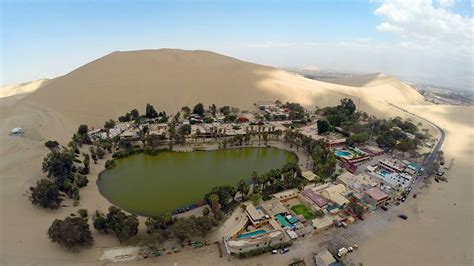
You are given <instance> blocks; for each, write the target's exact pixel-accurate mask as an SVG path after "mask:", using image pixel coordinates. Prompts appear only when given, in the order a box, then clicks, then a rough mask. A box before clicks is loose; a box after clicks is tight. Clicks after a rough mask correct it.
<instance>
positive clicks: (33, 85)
mask: <svg viewBox="0 0 474 266" xmlns="http://www.w3.org/2000/svg"><path fill="white" fill-rule="evenodd" d="M47 82H48V80H47V79H39V80H34V81H30V82H24V83H20V84H14V85H6V86H2V87H0V98H6V97H11V96H18V95H20V94H26V93H32V92H34V91H36V90H37V89H39V88H40V87H41V86H44V85H45V84H47Z"/></svg>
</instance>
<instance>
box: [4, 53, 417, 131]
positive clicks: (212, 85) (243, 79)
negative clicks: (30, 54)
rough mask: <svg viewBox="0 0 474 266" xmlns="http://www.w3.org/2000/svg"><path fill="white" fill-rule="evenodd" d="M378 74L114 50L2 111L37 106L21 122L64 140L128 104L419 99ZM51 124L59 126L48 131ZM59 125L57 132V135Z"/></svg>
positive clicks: (377, 107) (382, 105)
mask: <svg viewBox="0 0 474 266" xmlns="http://www.w3.org/2000/svg"><path fill="white" fill-rule="evenodd" d="M379 78H380V79H384V80H385V79H388V80H390V82H389V83H383V84H380V85H377V86H375V85H374V86H373V87H370V90H369V89H365V88H364V89H359V88H354V87H349V86H343V85H338V84H332V83H326V82H320V81H314V80H310V79H305V78H302V77H299V76H295V75H292V74H289V73H287V72H285V71H283V70H277V69H274V68H271V67H267V66H262V65H257V64H253V63H248V62H243V61H240V60H237V59H234V58H231V57H227V56H223V55H219V54H216V53H212V52H207V51H184V50H173V49H161V50H142V51H129V52H113V53H111V54H108V55H106V56H104V57H102V58H99V59H97V60H95V61H93V62H91V63H88V64H86V65H84V66H82V67H80V68H78V69H76V70H74V71H72V72H70V73H68V74H66V75H64V76H61V77H58V78H55V79H52V80H50V81H48V82H47V84H45V85H44V86H41V88H40V89H38V90H36V91H34V92H32V93H31V94H29V95H27V96H26V97H24V98H23V99H21V100H20V101H19V102H18V104H16V106H15V107H14V108H9V109H10V110H6V111H5V115H6V116H9V117H11V116H12V115H15V116H18V115H21V114H30V113H32V110H37V112H35V113H37V114H38V116H39V117H38V119H39V120H38V119H35V120H34V121H30V122H33V123H26V124H25V125H23V126H24V127H27V128H31V129H33V128H34V129H35V130H36V131H37V132H38V134H40V135H39V136H38V137H40V136H41V137H46V136H49V137H55V138H58V139H59V140H62V139H63V137H61V135H62V133H63V132H62V131H63V130H66V131H67V132H68V134H67V135H68V136H69V135H70V134H72V131H73V130H75V129H76V128H77V125H78V124H81V123H87V124H89V125H90V126H95V127H97V126H102V125H103V122H104V121H105V120H107V119H110V118H113V119H116V118H117V117H118V116H120V115H122V114H124V113H125V112H127V111H129V110H131V109H133V108H138V109H139V111H144V110H143V109H144V106H145V105H146V103H151V104H153V105H154V106H155V107H156V108H157V109H158V110H166V111H167V112H176V111H177V110H178V109H179V108H180V107H181V106H184V105H190V106H192V105H194V104H196V103H197V102H203V103H204V104H205V105H210V104H213V103H214V104H216V105H218V106H222V105H231V106H236V107H240V108H241V109H250V108H252V105H253V103H254V102H256V101H259V100H277V99H279V100H282V101H294V102H300V103H302V104H304V105H305V106H307V107H310V108H312V107H315V106H319V107H323V106H327V105H334V104H337V103H338V102H339V100H340V99H341V98H345V97H349V98H352V99H353V100H354V101H355V102H356V103H357V104H358V106H359V107H360V108H361V109H363V110H366V111H367V112H370V113H372V114H374V115H377V116H382V117H387V116H390V115H391V114H392V113H393V112H392V111H391V110H390V108H388V107H387V106H386V102H385V101H387V100H390V101H391V102H395V103H398V104H419V103H421V102H422V97H421V96H420V97H421V98H419V97H418V98H416V97H413V96H412V95H416V94H417V93H416V91H414V90H413V89H412V88H411V87H409V86H407V85H404V84H403V83H401V82H400V81H398V80H396V79H395V78H386V77H379ZM377 79H378V78H375V81H373V82H376V80H377ZM412 98H415V99H414V100H412ZM55 124H58V126H59V127H60V129H58V130H55V131H54V132H51V128H53V129H54V127H51V125H55ZM46 125H48V126H47V128H44V127H45V126H46ZM12 126H14V125H13V124H8V125H5V127H7V128H8V127H12ZM58 131H61V134H56V133H57V132H58Z"/></svg>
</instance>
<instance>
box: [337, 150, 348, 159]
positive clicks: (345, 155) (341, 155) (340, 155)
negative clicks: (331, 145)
mask: <svg viewBox="0 0 474 266" xmlns="http://www.w3.org/2000/svg"><path fill="white" fill-rule="evenodd" d="M351 155H352V154H351V153H350V152H349V151H346V150H341V151H336V156H337V157H347V156H351Z"/></svg>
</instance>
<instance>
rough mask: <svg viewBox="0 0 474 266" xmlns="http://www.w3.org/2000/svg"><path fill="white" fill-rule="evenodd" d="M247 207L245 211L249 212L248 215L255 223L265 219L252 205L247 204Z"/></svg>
mask: <svg viewBox="0 0 474 266" xmlns="http://www.w3.org/2000/svg"><path fill="white" fill-rule="evenodd" d="M246 205H247V208H246V209H245V211H246V212H247V214H248V215H249V217H250V218H251V219H252V220H253V221H259V220H261V219H263V217H264V216H263V214H262V213H261V212H259V211H257V209H256V208H255V206H254V205H253V204H252V203H247V204H246Z"/></svg>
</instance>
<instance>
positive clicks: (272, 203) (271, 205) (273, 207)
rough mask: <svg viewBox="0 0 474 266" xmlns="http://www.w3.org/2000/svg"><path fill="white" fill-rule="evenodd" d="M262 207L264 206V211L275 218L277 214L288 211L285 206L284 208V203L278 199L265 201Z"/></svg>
mask: <svg viewBox="0 0 474 266" xmlns="http://www.w3.org/2000/svg"><path fill="white" fill-rule="evenodd" d="M260 205H261V206H262V208H263V210H264V211H265V212H266V213H267V214H268V215H270V216H275V215H277V214H280V213H285V212H287V209H286V208H285V206H283V203H281V202H280V201H279V200H277V199H271V200H268V201H264V202H262V203H261V204H260Z"/></svg>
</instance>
